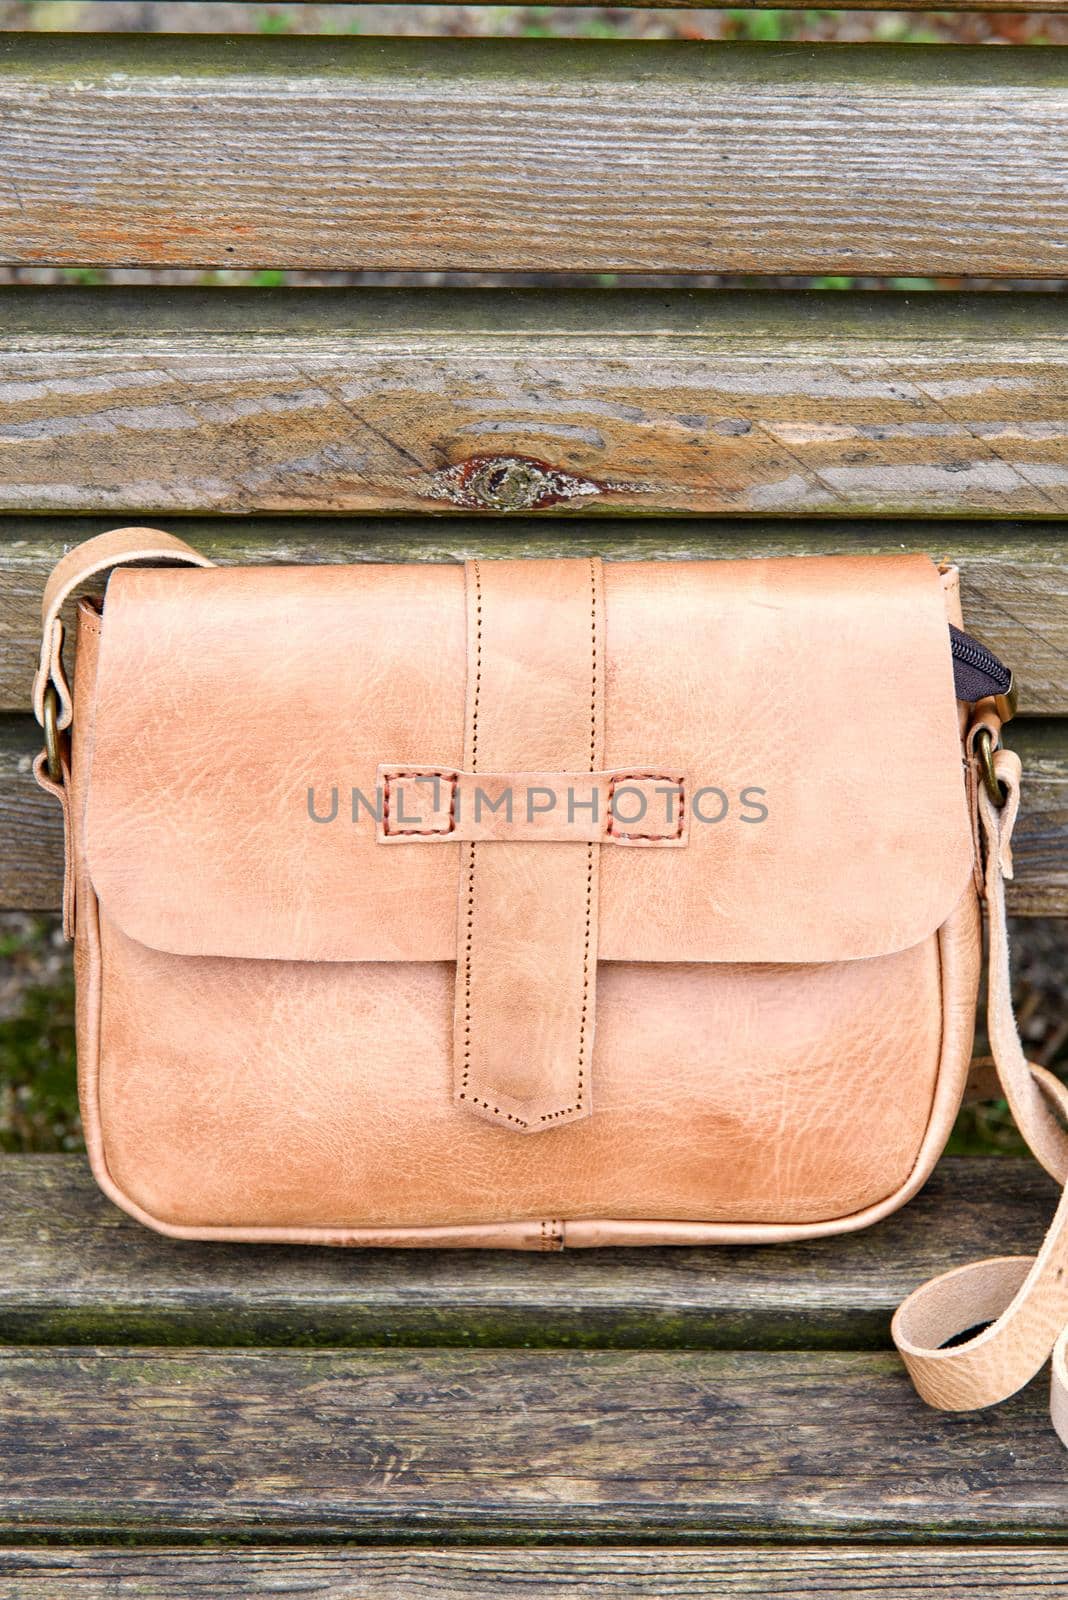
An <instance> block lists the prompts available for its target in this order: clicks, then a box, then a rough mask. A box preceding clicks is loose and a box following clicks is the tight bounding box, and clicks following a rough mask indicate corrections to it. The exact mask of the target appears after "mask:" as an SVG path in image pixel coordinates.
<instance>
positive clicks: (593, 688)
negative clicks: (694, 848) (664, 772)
mask: <svg viewBox="0 0 1068 1600" xmlns="http://www.w3.org/2000/svg"><path fill="white" fill-rule="evenodd" d="M596 770H597V565H596V562H595V561H593V560H592V559H591V561H590V771H591V772H596ZM594 849H595V846H594V845H592V844H588V845H587V846H586V937H585V941H584V944H583V950H582V1015H581V1018H580V1020H579V1049H578V1081H577V1083H576V1086H575V1088H576V1094H575V1103H574V1105H572V1106H563V1107H561V1109H560V1110H559V1111H546V1112H545V1113H543V1115H542V1116H541V1117H540V1118H539V1121H541V1122H556V1121H558V1120H559V1118H560V1117H569V1116H571V1115H573V1113H574V1112H576V1111H581V1110H582V1107H583V1104H584V1102H585V1097H586V1023H587V1021H588V1020H589V1012H590V940H591V937H592V933H593V862H594V855H593V852H594Z"/></svg>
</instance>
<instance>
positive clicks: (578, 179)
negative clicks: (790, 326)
mask: <svg viewBox="0 0 1068 1600" xmlns="http://www.w3.org/2000/svg"><path fill="white" fill-rule="evenodd" d="M1065 75H1066V67H1065V63H1064V61H1063V59H1062V57H1061V54H1060V53H1059V52H1057V51H1055V50H1049V49H1045V50H1043V49H1025V48H1017V49H1014V50H1013V51H1012V52H1011V54H1010V53H1009V52H999V53H998V54H997V56H996V57H995V56H992V54H991V52H990V51H989V50H984V49H982V48H979V47H967V46H960V45H958V46H954V47H953V48H952V49H950V50H947V49H942V48H939V47H937V46H936V47H924V46H917V47H914V48H912V49H910V50H908V51H900V50H898V49H896V48H895V47H893V46H889V47H886V46H879V45H866V46H863V47H850V46H833V45H831V46H823V47H821V48H818V49H815V50H813V49H811V48H810V47H808V46H805V45H777V46H770V45H764V46H756V47H753V46H750V45H744V44H722V43H715V42H710V43H704V42H701V43H698V42H695V41H685V42H675V41H646V40H642V41H615V42H613V43H612V45H611V47H610V48H609V47H606V46H605V45H604V44H603V43H600V42H592V41H582V42H579V41H574V40H560V39H538V40H529V41H528V40H503V39H484V38H483V39H462V40H460V39H457V40H453V39H412V38H403V39H402V38H390V39H385V38H378V39H375V38H337V37H334V38H330V39H315V38H309V37H302V38H284V39H280V38H271V39H259V38H255V37H253V38H249V37H247V36H245V37H240V38H232V39H206V38H189V37H187V38H184V39H180V40H179V39H176V38H174V37H171V38H161V37H156V36H153V35H144V36H126V37H114V36H112V37H108V38H107V39H104V40H102V39H99V38H97V39H94V38H92V37H91V36H86V35H69V36H67V37H62V36H57V35H55V34H53V35H49V36H47V37H35V36H33V35H23V36H19V35H8V36H6V37H5V38H4V40H3V41H2V42H0V167H2V170H3V172H4V184H3V191H4V192H3V196H2V198H0V260H3V261H5V262H9V263H14V264H23V265H25V264H29V265H38V264H42V263H49V264H69V265H82V264H89V265H102V264H109V265H142V266H152V265H160V266H191V267H202V266H227V267H287V266H288V267H312V268H337V267H341V268H370V269H383V270H393V269H402V270H406V269H412V270H416V271H423V270H461V271H463V270H468V271H512V270H521V271H522V270H530V269H535V270H542V271H552V270H568V271H569V270H578V271H594V272H605V271H620V272H627V271H680V272H689V271H697V272H709V271H713V272H715V271H740V272H754V273H770V272H786V273H822V272H849V273H876V274H901V273H904V274H924V275H935V276H937V275H940V274H954V275H955V274H972V275H980V276H990V275H1008V276H1012V277H1025V278H1041V277H1050V276H1052V277H1060V276H1063V275H1064V271H1065V261H1066V258H1068V250H1066V222H1068V191H1066V187H1065V183H1064V160H1065V141H1066V130H1068V100H1066V97H1065V95H1064V92H1063V91H1064V85H1065Z"/></svg>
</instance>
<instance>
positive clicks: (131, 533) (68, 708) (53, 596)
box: [33, 528, 214, 728]
mask: <svg viewBox="0 0 1068 1600" xmlns="http://www.w3.org/2000/svg"><path fill="white" fill-rule="evenodd" d="M168 562H176V563H177V564H178V565H180V566H186V567H210V566H213V565H214V563H213V562H211V561H209V560H208V558H207V556H202V555H201V554H200V553H199V551H197V550H194V549H193V548H192V546H190V545H188V544H186V542H185V540H184V539H178V538H175V536H174V534H173V533H163V532H161V530H160V529H159V528H113V529H112V530H111V531H110V533H100V534H97V536H96V538H95V539H86V540H85V542H84V544H79V545H76V546H75V548H74V549H73V550H68V552H67V554H66V555H65V556H63V558H62V559H61V560H60V561H57V563H56V565H55V566H54V567H53V569H52V572H51V575H50V577H49V579H48V582H47V584H46V585H45V591H44V596H43V598H42V601H41V659H40V662H39V663H38V667H37V675H36V677H35V678H34V680H33V714H34V716H35V717H36V718H37V721H38V722H39V723H41V724H42V725H43V723H44V699H45V690H46V688H47V687H48V685H49V683H51V684H53V685H54V687H55V690H56V694H57V696H58V698H59V714H58V716H57V718H56V722H57V726H58V727H60V728H69V727H70V724H71V718H72V715H73V711H74V707H73V702H72V699H71V692H70V685H69V684H68V682H67V675H66V672H65V671H64V668H63V623H62V620H61V618H60V612H61V611H62V609H63V606H64V604H65V602H66V601H67V600H68V599H69V597H70V596H71V595H72V594H73V592H74V590H75V589H77V588H78V587H79V586H80V585H81V584H83V583H86V582H87V581H88V580H89V579H90V578H93V577H96V576H97V575H98V574H100V573H103V572H107V571H109V570H110V569H111V568H112V567H128V566H135V565H137V566H159V565H165V564H166V563H168Z"/></svg>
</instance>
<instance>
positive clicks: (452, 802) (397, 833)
mask: <svg viewBox="0 0 1068 1600" xmlns="http://www.w3.org/2000/svg"><path fill="white" fill-rule="evenodd" d="M384 778H385V782H384V786H383V793H382V832H383V834H385V835H387V836H388V837H389V838H391V839H403V838H410V837H414V836H415V835H417V834H419V835H429V834H434V835H438V834H441V835H444V834H447V833H454V832H455V831H456V796H457V793H458V791H459V787H460V779H459V774H458V773H455V772H443V771H439V770H438V769H437V768H436V767H424V768H422V769H421V770H420V771H418V772H387V773H385V774H384ZM403 778H412V779H413V780H414V779H416V778H444V779H447V780H448V783H449V821H448V826H447V827H444V828H406V827H405V826H404V825H403V823H402V824H401V826H400V827H399V828H391V827H390V825H389V786H390V784H391V783H393V782H399V781H400V780H401V779H403Z"/></svg>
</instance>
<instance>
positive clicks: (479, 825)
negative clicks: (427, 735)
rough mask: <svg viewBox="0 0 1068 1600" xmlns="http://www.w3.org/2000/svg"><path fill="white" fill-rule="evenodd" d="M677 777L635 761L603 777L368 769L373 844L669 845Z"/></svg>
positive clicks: (681, 810)
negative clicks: (373, 778) (374, 775)
mask: <svg viewBox="0 0 1068 1600" xmlns="http://www.w3.org/2000/svg"><path fill="white" fill-rule="evenodd" d="M689 792H690V786H689V784H688V783H687V781H686V777H685V774H684V773H681V772H678V771H673V772H668V771H663V772H654V771H652V770H651V769H650V768H649V767H644V766H640V765H635V766H632V767H619V768H617V769H615V770H614V771H610V772H591V773H576V772H493V773H477V772H459V771H454V770H452V769H450V768H449V767H446V766H435V765H430V766H426V767H413V766H411V765H407V766H399V767H398V766H383V767H379V769H378V811H379V815H378V841H379V843H380V844H457V843H463V842H465V841H468V840H471V841H474V842H476V843H477V842H480V841H482V842H484V841H489V840H497V841H501V842H504V841H509V840H510V841H512V842H515V843H520V842H523V843H527V844H533V843H541V844H566V843H579V844H582V843H586V844H612V845H622V846H624V847H632V848H637V849H648V848H649V847H650V846H652V847H653V848H654V849H659V848H664V847H665V846H666V847H668V848H676V849H677V848H678V847H679V846H680V845H685V844H686V842H687V839H688V837H689V827H690V807H689V805H688V803H687V796H688V794H689Z"/></svg>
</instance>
